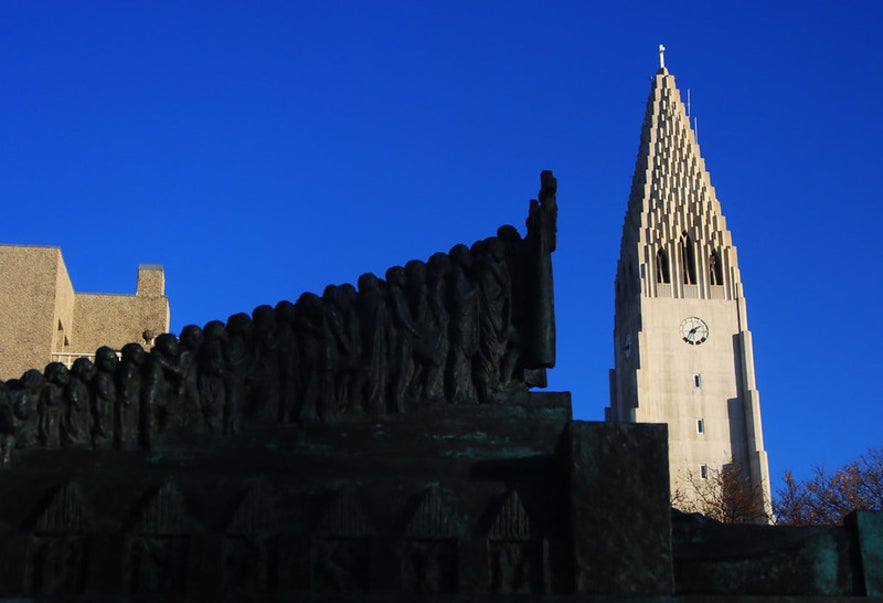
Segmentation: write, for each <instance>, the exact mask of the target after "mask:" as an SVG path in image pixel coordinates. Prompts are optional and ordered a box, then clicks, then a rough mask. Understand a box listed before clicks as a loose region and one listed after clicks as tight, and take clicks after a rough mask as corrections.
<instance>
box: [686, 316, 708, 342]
mask: <svg viewBox="0 0 883 603" xmlns="http://www.w3.org/2000/svg"><path fill="white" fill-rule="evenodd" d="M681 337H682V338H683V339H684V341H686V342H687V343H689V344H690V345H699V344H700V343H703V342H704V341H705V340H706V339H708V325H707V324H705V321H704V320H702V319H701V318H696V317H695V316H691V317H690V318H686V319H684V322H682V323H681Z"/></svg>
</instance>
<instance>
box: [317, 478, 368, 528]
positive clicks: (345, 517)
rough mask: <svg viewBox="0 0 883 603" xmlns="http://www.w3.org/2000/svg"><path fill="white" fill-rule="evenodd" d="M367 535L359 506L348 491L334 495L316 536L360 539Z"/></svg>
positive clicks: (365, 524)
mask: <svg viewBox="0 0 883 603" xmlns="http://www.w3.org/2000/svg"><path fill="white" fill-rule="evenodd" d="M369 533H370V531H369V530H368V522H367V521H366V520H365V514H364V513H363V512H362V508H361V505H360V504H359V501H358V500H357V499H356V497H355V495H354V494H353V493H352V492H351V491H350V490H348V489H347V490H343V491H338V492H337V493H335V495H334V498H333V499H332V500H331V504H330V505H328V508H327V510H326V511H325V515H323V517H322V520H321V521H320V522H319V526H318V528H317V529H316V535H317V536H325V537H331V538H362V537H364V536H368V535H369Z"/></svg>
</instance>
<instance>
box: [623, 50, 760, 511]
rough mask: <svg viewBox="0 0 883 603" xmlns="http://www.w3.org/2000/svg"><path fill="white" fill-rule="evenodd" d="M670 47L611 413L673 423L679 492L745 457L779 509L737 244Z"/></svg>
mask: <svg viewBox="0 0 883 603" xmlns="http://www.w3.org/2000/svg"><path fill="white" fill-rule="evenodd" d="M663 52H664V47H662V46H660V53H659V59H660V69H659V71H658V72H657V73H656V77H655V78H654V79H653V83H652V89H651V91H650V97H649V99H648V101H647V112H646V114H645V116H644V125H643V128H642V130H641V143H640V147H639V150H638V158H637V161H636V165H635V174H634V177H633V180H632V190H631V195H630V197H629V203H628V209H627V211H626V215H625V224H624V226H623V229H622V244H621V249H620V257H619V262H618V265H617V271H616V314H615V318H614V334H613V336H614V354H615V367H616V368H614V369H613V370H611V371H610V392H611V396H610V397H611V401H610V407H609V408H607V409H606V417H607V420H608V421H620V422H640V423H667V424H668V433H669V467H670V475H671V485H672V492H675V490H676V489H677V490H678V491H679V492H681V493H683V494H684V495H686V496H688V497H689V496H691V495H693V493H694V490H693V487H692V486H691V483H698V482H696V480H697V479H708V478H710V477H713V476H715V475H720V472H722V471H726V470H730V469H731V468H734V467H735V468H738V469H739V470H740V471H741V474H742V475H744V476H747V477H749V478H750V479H751V480H752V481H753V482H754V483H760V484H762V487H761V490H762V494H758V496H762V498H763V500H759V501H758V503H761V504H762V505H763V507H762V508H763V509H765V510H766V511H767V512H769V509H770V506H769V505H770V494H769V487H770V486H769V483H770V482H769V469H768V464H767V456H766V452H765V451H764V449H763V432H762V429H761V420H760V395H759V393H758V391H757V385H756V384H755V380H754V353H753V351H752V344H751V332H750V331H749V330H748V323H747V318H746V312H745V296H744V294H743V291H742V280H741V277H740V275H739V264H738V261H737V256H736V247H735V246H734V245H733V240H732V236H731V234H730V231H729V230H728V229H727V224H726V220H725V219H724V216H723V214H722V213H721V206H720V203H719V202H718V200H717V197H716V195H715V191H714V187H712V186H711V179H710V176H709V174H708V171H707V170H706V168H705V162H704V161H703V160H702V157H701V156H700V153H699V144H698V143H697V142H696V136H695V134H694V132H693V130H692V129H691V128H690V119H689V116H688V115H687V112H686V110H685V107H684V104H683V102H682V101H681V95H680V92H679V91H678V89H677V87H676V86H675V78H674V76H672V75H671V74H670V73H669V72H668V70H667V69H666V68H665V62H664V55H663Z"/></svg>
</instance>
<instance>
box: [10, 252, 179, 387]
mask: <svg viewBox="0 0 883 603" xmlns="http://www.w3.org/2000/svg"><path fill="white" fill-rule="evenodd" d="M168 329H169V300H168V297H166V295H165V278H164V275H163V269H162V266H158V265H153V264H142V265H141V266H139V267H138V284H137V288H136V293H135V295H123V294H119V295H117V294H98V293H77V292H76V291H75V290H74V288H73V285H72V284H71V280H70V276H69V275H68V271H67V267H66V266H65V263H64V259H63V258H62V255H61V249H59V248H58V247H38V246H24V245H0V379H11V378H15V377H18V376H19V375H21V374H22V372H24V371H25V370H27V369H30V368H42V367H44V366H45V365H46V364H47V363H49V362H51V361H53V360H59V361H62V362H65V363H67V364H69V363H70V362H72V361H73V359H74V358H76V357H77V356H91V355H92V354H94V353H95V350H96V349H97V348H98V347H100V346H102V345H109V346H111V347H113V348H115V349H119V348H121V347H122V346H123V345H125V344H126V343H128V342H130V341H144V338H143V334H144V332H145V331H148V330H149V331H151V332H153V333H154V334H159V333H163V332H166V331H168ZM145 343H147V342H145Z"/></svg>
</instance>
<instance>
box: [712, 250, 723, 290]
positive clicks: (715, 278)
mask: <svg viewBox="0 0 883 603" xmlns="http://www.w3.org/2000/svg"><path fill="white" fill-rule="evenodd" d="M708 278H709V279H711V284H712V285H723V284H724V274H723V271H722V270H721V256H720V254H719V253H718V252H717V250H715V251H712V252H711V256H709V258H708Z"/></svg>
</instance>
